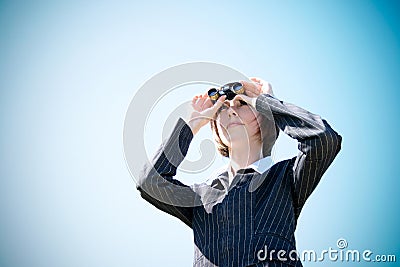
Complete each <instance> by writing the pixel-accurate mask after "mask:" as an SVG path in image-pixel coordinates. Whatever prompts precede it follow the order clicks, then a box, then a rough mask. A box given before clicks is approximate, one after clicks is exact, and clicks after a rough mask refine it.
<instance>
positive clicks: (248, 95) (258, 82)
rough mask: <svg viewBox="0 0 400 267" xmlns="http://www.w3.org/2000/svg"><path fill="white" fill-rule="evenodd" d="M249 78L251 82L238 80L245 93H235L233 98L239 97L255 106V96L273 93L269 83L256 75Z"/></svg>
mask: <svg viewBox="0 0 400 267" xmlns="http://www.w3.org/2000/svg"><path fill="white" fill-rule="evenodd" d="M250 80H251V82H248V81H240V82H241V83H242V84H243V87H244V93H245V94H240V95H236V97H235V99H237V100H239V99H241V100H243V101H245V102H247V103H248V104H250V105H252V106H253V107H255V106H256V100H257V97H258V96H259V95H260V94H269V95H272V96H273V95H274V93H273V91H272V86H271V84H270V83H268V82H266V81H264V80H262V79H260V78H257V77H252V78H250Z"/></svg>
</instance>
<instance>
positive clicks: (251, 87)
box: [241, 81, 261, 95]
mask: <svg viewBox="0 0 400 267" xmlns="http://www.w3.org/2000/svg"><path fill="white" fill-rule="evenodd" d="M241 83H242V84H243V86H244V89H245V93H246V95H249V94H252V93H253V94H260V93H261V86H260V85H258V84H255V83H254V82H247V81H241Z"/></svg>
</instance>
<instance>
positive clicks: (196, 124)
mask: <svg viewBox="0 0 400 267" xmlns="http://www.w3.org/2000/svg"><path fill="white" fill-rule="evenodd" d="M223 100H224V98H221V99H220V100H219V101H218V102H217V104H215V105H212V103H211V101H210V99H208V97H207V96H206V95H202V96H195V97H194V98H193V101H192V106H193V108H194V111H193V112H192V115H191V118H190V119H189V122H188V123H186V122H185V121H184V120H183V119H179V120H178V122H177V123H176V125H175V127H174V129H173V131H172V134H171V135H170V136H169V137H168V138H167V139H166V140H165V141H164V142H163V143H162V144H161V146H160V147H159V149H158V151H157V153H156V154H155V156H154V157H153V159H152V160H151V162H149V163H147V164H146V165H145V166H144V168H143V170H142V172H141V175H140V177H139V182H138V186H137V189H138V190H139V191H140V193H141V196H142V197H143V198H144V199H145V200H147V201H148V202H149V203H151V204H152V205H154V206H155V207H157V208H158V209H160V210H162V211H165V212H167V213H169V214H171V215H173V216H175V217H177V218H179V219H180V220H181V221H183V222H184V223H185V224H187V225H188V226H189V227H192V218H193V207H194V206H196V205H197V204H199V203H198V202H196V201H198V196H197V195H196V193H195V192H194V191H193V190H192V188H191V187H190V186H188V185H185V184H183V183H182V182H180V181H179V180H177V179H175V178H174V177H175V175H176V170H177V168H178V166H179V165H180V164H181V163H182V161H183V160H184V158H185V156H186V154H187V151H188V149H189V145H190V143H191V141H192V139H193V136H194V134H196V133H197V132H198V131H199V130H200V128H201V127H203V126H204V125H206V124H207V123H208V122H209V120H210V119H212V118H213V117H214V114H215V112H216V111H217V110H218V108H219V107H220V106H221V105H222V103H223Z"/></svg>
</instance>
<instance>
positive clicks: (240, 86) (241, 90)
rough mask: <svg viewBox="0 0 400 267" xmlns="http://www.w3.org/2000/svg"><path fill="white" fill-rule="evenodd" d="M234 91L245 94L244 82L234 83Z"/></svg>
mask: <svg viewBox="0 0 400 267" xmlns="http://www.w3.org/2000/svg"><path fill="white" fill-rule="evenodd" d="M232 89H233V91H235V93H236V94H243V93H244V87H243V84H241V83H234V84H233V85H232Z"/></svg>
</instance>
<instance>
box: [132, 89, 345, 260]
mask: <svg viewBox="0 0 400 267" xmlns="http://www.w3.org/2000/svg"><path fill="white" fill-rule="evenodd" d="M256 109H257V111H258V112H260V113H261V114H268V113H269V109H271V111H272V114H273V116H274V119H275V123H276V124H277V125H278V127H279V128H280V129H281V130H283V131H284V132H285V133H286V134H288V135H289V136H290V137H292V138H295V139H297V140H298V142H299V145H298V148H299V154H298V155H297V157H294V158H292V159H288V160H284V161H281V162H278V163H276V164H274V165H273V166H272V167H271V168H270V169H268V170H267V171H266V172H264V173H262V174H260V173H257V172H255V171H254V170H252V169H245V170H239V171H238V172H237V174H236V176H235V178H234V180H233V182H232V184H231V185H229V183H228V174H227V172H224V173H221V174H220V175H219V176H218V177H217V178H216V179H215V180H214V181H213V182H212V183H211V184H210V185H208V184H195V185H192V186H187V185H184V184H183V183H181V182H179V181H178V180H177V179H174V176H175V174H176V169H177V166H178V165H179V164H180V163H181V162H182V161H183V159H184V157H185V155H186V153H187V150H188V148H189V145H190V142H191V140H192V138H193V134H192V132H191V130H190V128H189V127H188V126H187V125H186V123H185V122H184V121H183V120H182V119H179V121H178V122H177V124H176V126H175V129H174V131H173V133H172V134H171V136H170V137H169V138H168V139H167V140H166V141H165V142H164V143H163V144H162V145H161V147H160V149H159V150H158V152H157V153H156V155H155V157H154V159H153V161H152V162H151V163H150V164H148V165H146V166H145V167H144V169H143V172H142V174H141V177H140V179H139V184H138V189H139V190H140V192H141V195H142V197H143V198H144V199H146V200H147V201H148V202H150V203H151V204H153V205H154V206H156V207H157V208H159V209H161V210H163V211H165V212H167V213H169V214H171V215H173V216H175V217H177V218H179V219H180V220H182V221H183V222H184V223H185V224H187V225H188V226H189V227H191V228H192V229H193V235H194V243H195V252H194V264H193V265H194V266H220V267H222V266H235V267H236V266H257V267H258V266H302V264H301V262H300V261H296V260H291V259H290V258H289V256H288V255H289V252H290V251H292V250H295V249H296V243H295V237H294V231H295V229H296V223H297V218H298V217H299V215H300V212H301V209H302V208H303V206H304V204H305V202H306V200H307V198H308V197H309V196H310V194H311V193H312V191H313V190H314V189H315V187H316V186H317V184H318V182H319V181H320V179H321V177H322V175H323V173H324V172H325V171H326V170H327V168H328V167H329V165H330V164H331V163H332V161H333V159H334V158H335V156H336V155H337V153H338V152H339V150H340V147H341V136H340V135H338V134H337V133H336V132H335V131H334V130H333V129H332V128H331V127H330V126H329V125H328V123H327V122H326V121H325V120H322V119H321V117H320V116H318V115H314V114H312V113H310V112H308V111H306V110H304V109H301V108H299V107H297V106H295V105H292V104H288V103H284V102H282V101H279V100H278V99H276V98H274V97H272V96H270V95H260V96H259V97H258V98H257V101H256ZM265 248H267V249H268V252H270V251H272V250H275V251H276V252H277V251H279V250H283V251H285V252H286V255H283V256H284V257H286V258H287V260H286V261H280V260H279V258H278V257H277V253H275V254H272V256H271V257H269V256H270V254H268V257H267V258H266V259H265V261H264V262H262V261H260V259H258V257H257V252H259V251H260V250H263V249H265ZM281 257H282V255H281Z"/></svg>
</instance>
